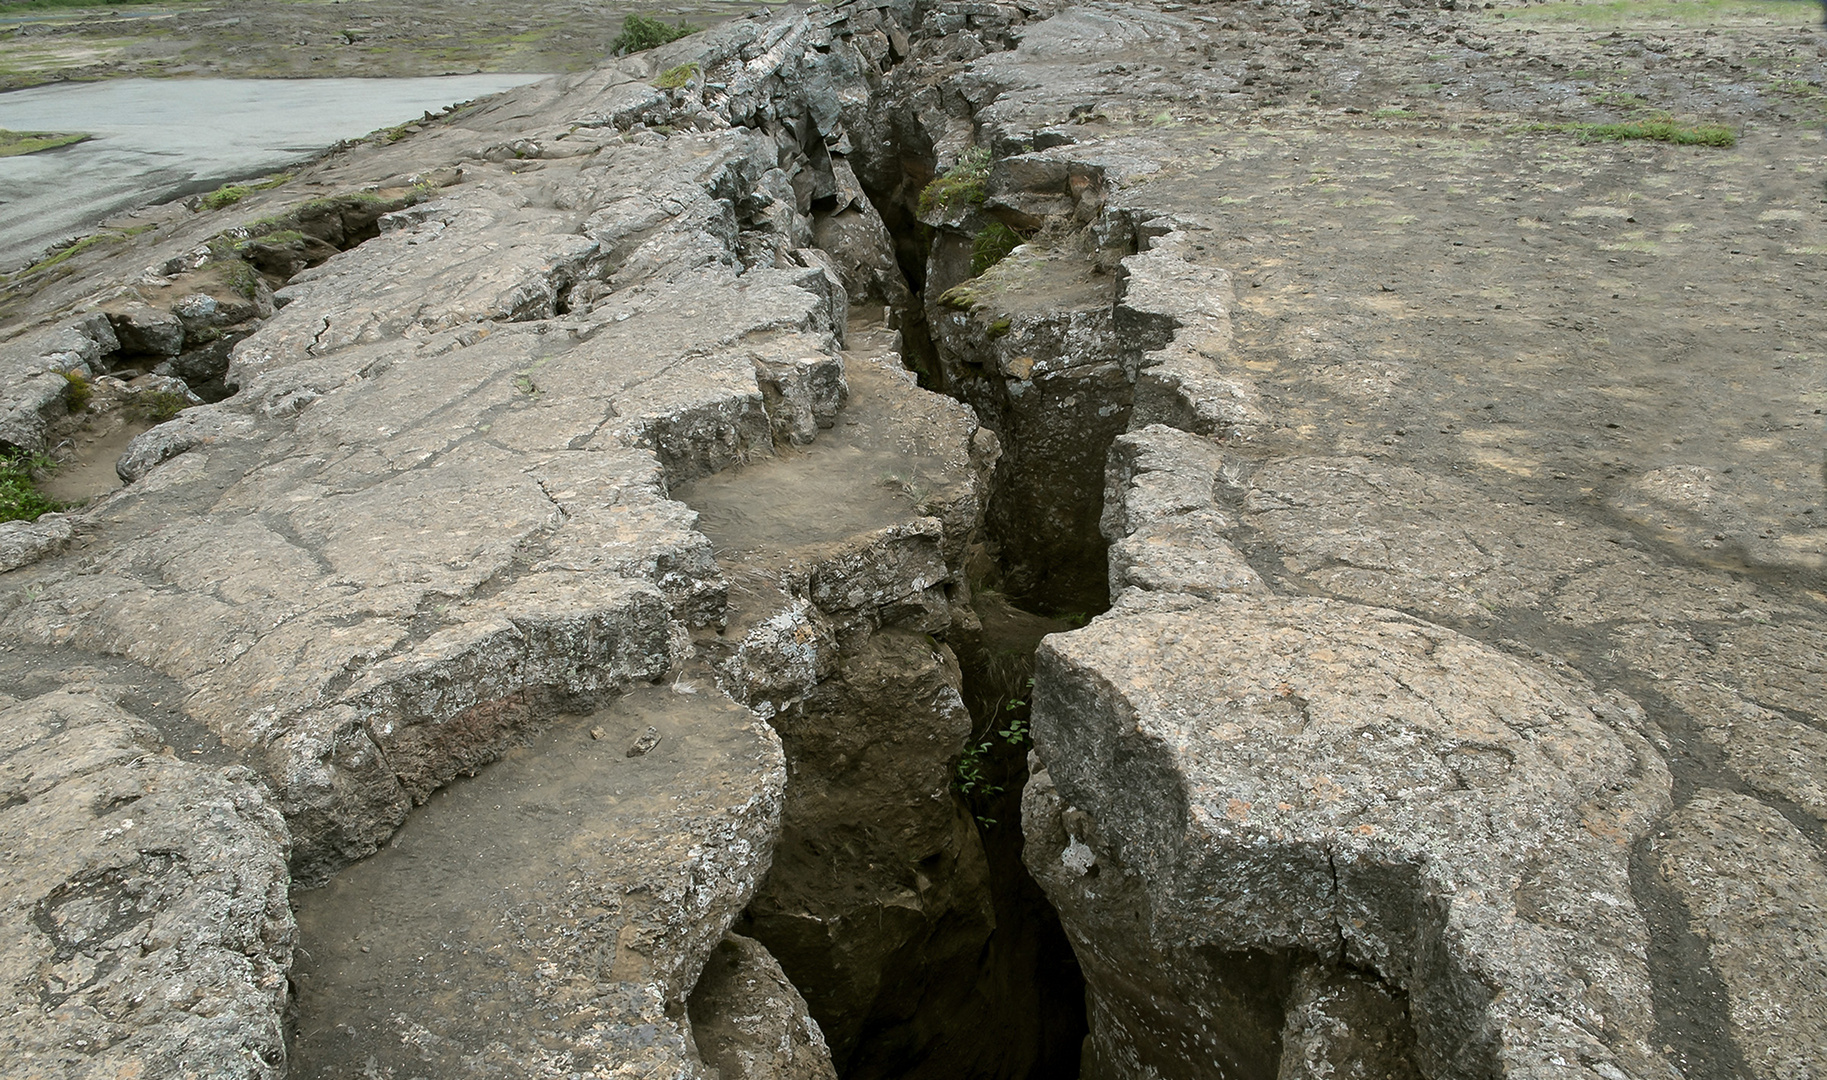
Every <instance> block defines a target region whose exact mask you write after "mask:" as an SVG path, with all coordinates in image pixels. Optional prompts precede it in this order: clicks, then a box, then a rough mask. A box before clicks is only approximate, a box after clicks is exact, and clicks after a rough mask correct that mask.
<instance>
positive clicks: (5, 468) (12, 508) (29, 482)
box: [0, 451, 62, 521]
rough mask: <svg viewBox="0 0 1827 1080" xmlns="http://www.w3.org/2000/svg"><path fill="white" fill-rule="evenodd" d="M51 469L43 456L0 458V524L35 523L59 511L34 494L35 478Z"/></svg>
mask: <svg viewBox="0 0 1827 1080" xmlns="http://www.w3.org/2000/svg"><path fill="white" fill-rule="evenodd" d="M51 467H52V461H51V459H50V458H47V457H45V456H44V455H43V454H22V453H18V452H16V451H15V452H13V453H10V454H3V455H0V521H36V520H38V516H39V515H40V514H48V513H50V512H51V511H53V510H60V509H62V507H61V506H60V505H59V504H58V503H56V502H53V501H52V500H51V499H50V498H48V497H47V496H46V495H45V494H44V492H42V491H39V490H38V481H37V480H36V479H35V474H36V473H37V472H38V471H39V470H41V469H49V468H51Z"/></svg>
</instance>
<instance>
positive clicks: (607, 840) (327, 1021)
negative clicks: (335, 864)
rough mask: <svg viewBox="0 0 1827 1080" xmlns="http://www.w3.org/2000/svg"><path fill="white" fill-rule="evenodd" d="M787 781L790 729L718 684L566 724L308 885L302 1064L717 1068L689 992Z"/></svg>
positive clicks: (809, 1055) (678, 1072) (746, 878)
mask: <svg viewBox="0 0 1827 1080" xmlns="http://www.w3.org/2000/svg"><path fill="white" fill-rule="evenodd" d="M785 783H786V771H785V761H784V758H783V756H782V754H781V750H780V741H779V739H778V738H776V737H775V735H774V733H773V732H772V731H770V730H769V729H768V727H767V726H766V725H765V724H762V723H761V722H760V721H759V720H758V719H757V718H756V717H755V716H754V714H753V713H751V712H749V711H748V710H747V709H744V708H742V707H741V706H739V705H736V704H734V703H733V702H731V701H729V700H728V699H726V698H724V697H722V696H721V695H718V694H716V693H715V692H713V691H711V690H710V689H709V688H708V687H704V688H702V689H700V688H696V687H693V686H690V685H689V684H678V685H674V686H666V687H643V688H641V689H638V690H635V691H633V692H631V693H629V694H627V695H625V696H623V697H621V698H619V699H617V700H616V701H615V702H614V703H613V704H611V705H609V706H608V707H606V708H604V709H602V710H599V711H598V712H596V713H594V714H592V715H590V716H581V717H572V718H569V719H568V720H566V721H564V722H561V723H558V724H555V725H553V726H551V727H550V728H548V729H547V730H545V731H544V732H542V733H541V734H540V735H539V736H538V737H537V738H536V739H534V740H533V741H532V742H531V744H530V745H527V746H522V747H517V748H516V749H515V750H513V751H512V752H510V753H509V754H508V755H507V756H506V757H505V758H504V759H503V760H501V761H499V762H497V763H496V764H494V765H492V766H490V767H489V768H488V769H487V770H485V771H484V772H483V773H482V774H481V775H480V776H478V777H476V778H475V779H473V780H469V781H465V782H463V783H461V784H457V785H454V786H452V787H451V788H449V789H448V790H446V791H443V792H441V793H439V794H438V795H437V796H435V797H434V798H433V799H432V800H431V801H430V802H429V803H427V804H426V805H425V806H424V807H423V808H421V809H420V810H419V811H417V812H416V813H414V815H413V816H412V817H411V818H409V819H408V821H407V823H406V825H405V827H404V828H403V829H402V830H401V831H400V833H399V834H398V835H397V836H396V837H394V839H393V840H392V841H391V842H390V843H389V844H388V846H387V848H386V850H385V851H383V852H382V853H380V854H378V855H376V856H375V857H373V858H371V859H368V860H365V861H363V862H362V863H360V864H358V865H357V866H354V867H352V868H350V869H349V870H347V871H345V872H344V873H342V874H340V875H338V876H337V878H336V879H335V880H334V881H333V882H331V883H330V884H329V885H328V886H327V887H325V888H324V889H322V890H319V891H317V892H315V893H313V894H311V895H310V896H309V897H307V898H305V899H304V900H303V901H302V903H301V905H300V934H301V943H302V945H303V946H304V948H305V950H306V953H307V956H306V957H305V958H303V959H301V961H300V963H299V965H298V969H297V972H296V974H295V976H294V978H295V981H296V982H297V983H298V986H299V992H298V993H299V1003H298V1008H299V1013H300V1015H301V1017H303V1018H304V1020H303V1022H302V1024H301V1029H300V1030H299V1032H298V1033H297V1034H296V1036H295V1037H294V1039H293V1049H294V1055H295V1062H294V1065H293V1071H292V1074H291V1075H293V1076H295V1077H325V1078H328V1077H340V1076H349V1075H353V1074H359V1073H360V1072H361V1071H362V1070H363V1069H365V1068H369V1067H370V1063H373V1065H374V1067H384V1068H388V1069H393V1070H395V1071H396V1072H397V1073H398V1074H400V1075H440V1074H442V1075H448V1074H450V1073H453V1072H461V1073H462V1074H464V1075H469V1076H482V1077H554V1078H557V1077H570V1076H575V1075H578V1073H579V1071H580V1070H581V1071H584V1072H586V1073H588V1072H591V1071H595V1072H597V1073H599V1074H607V1075H611V1076H676V1077H706V1076H711V1075H714V1074H713V1073H711V1072H709V1071H708V1070H707V1069H706V1068H705V1063H704V1062H703V1061H702V1059H701V1058H700V1056H699V1052H698V1050H697V1049H696V1048H695V1046H694V1042H693V1038H692V1031H691V1028H692V1025H691V1024H690V1023H689V1022H687V1020H686V1018H685V1015H684V1013H685V1002H686V998H687V996H688V995H689V994H690V993H691V991H692V987H693V985H694V983H696V982H697V980H698V975H699V972H700V970H701V969H702V968H703V967H704V965H705V962H706V959H707V958H709V957H711V956H712V955H713V951H714V950H715V949H717V948H718V942H719V940H720V939H722V938H723V934H724V931H725V930H726V929H728V927H729V926H730V924H731V923H732V922H733V921H734V920H735V918H736V916H737V914H738V913H739V912H740V911H741V909H742V907H743V905H744V904H745V903H747V901H748V899H749V897H750V896H751V895H752V894H753V892H754V889H755V887H756V885H757V884H758V883H759V882H760V880H761V878H762V876H763V875H764V874H765V873H766V872H767V868H768V863H769V856H770V853H771V851H772V849H773V846H774V842H775V839H776V837H777V835H778V831H779V828H780V800H781V794H782V788H783V787H784V785H785ZM751 944H752V943H751ZM762 955H763V956H764V957H765V953H764V954H762ZM760 963H761V961H760V960H759V959H754V960H752V962H751V964H750V965H749V966H750V967H751V968H752V967H753V966H754V965H755V964H760ZM727 974H730V976H731V977H737V976H734V975H733V973H727ZM739 989H740V988H735V989H732V990H731V991H729V993H732V994H733V993H736V992H737V991H738V990H739ZM788 992H790V988H788ZM779 994H780V991H778V990H776V995H779ZM762 1000H768V999H766V998H765V997H764V998H762ZM783 1007H788V1008H790V1002H789V1003H786V1004H785V1005H783ZM770 1021H771V1022H770V1024H769V1026H768V1028H767V1030H768V1031H769V1032H771V1033H772V1034H774V1035H775V1036H776V1037H779V1038H784V1039H791V1038H792V1037H793V1036H794V1035H795V1034H797V1035H798V1036H799V1038H800V1045H799V1046H798V1047H797V1048H796V1049H795V1050H794V1051H792V1052H789V1053H788V1055H787V1058H788V1060H789V1061H795V1062H798V1063H799V1064H800V1067H801V1068H802V1069H805V1068H816V1064H817V1063H818V1062H819V1061H820V1060H821V1057H822V1059H823V1061H824V1068H825V1069H826V1070H827V1073H828V1071H829V1068H830V1065H829V1058H828V1057H823V1055H822V1050H823V1047H822V1043H816V1042H814V1041H813V1040H812V1039H811V1037H810V1032H808V1031H807V1030H806V1029H803V1028H798V1027H796V1025H795V1024H794V1023H793V1020H792V1018H791V1017H770ZM751 1030H753V1028H751ZM811 1031H816V1028H813V1029H811ZM757 1037H759V1033H757ZM726 1075H728V1074H726ZM757 1075H770V1074H766V1073H762V1074H757ZM791 1075H817V1074H816V1073H815V1072H802V1073H794V1074H791Z"/></svg>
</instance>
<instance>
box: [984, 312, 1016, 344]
mask: <svg viewBox="0 0 1827 1080" xmlns="http://www.w3.org/2000/svg"><path fill="white" fill-rule="evenodd" d="M1009 327H1010V323H1009V317H1008V316H1007V315H1004V316H1003V317H1002V318H1000V319H997V320H996V321H995V322H993V323H991V324H990V328H989V329H988V330H985V331H984V332H983V336H984V337H987V338H989V339H990V340H991V341H995V340H996V339H997V338H999V337H1006V336H1007V335H1008V332H1009Z"/></svg>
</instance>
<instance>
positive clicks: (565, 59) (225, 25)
mask: <svg viewBox="0 0 1827 1080" xmlns="http://www.w3.org/2000/svg"><path fill="white" fill-rule="evenodd" d="M754 7H755V5H754V4H753V3H742V2H707V3H699V4H691V3H687V4H649V3H619V4H589V3H563V2H561V3H542V4H520V5H512V6H504V5H501V4H490V3H482V2H474V3H466V2H439V3H430V4H423V3H414V2H411V0H348V2H347V3H344V2H342V0H329V2H320V0H299V2H292V0H281V2H279V3H273V2H270V0H265V2H263V0H229V2H227V3H213V2H203V3H176V4H145V5H139V4H135V5H131V6H122V7H118V8H109V7H100V6H98V7H91V8H45V9H40V8H37V7H36V6H35V5H32V4H29V3H28V4H10V5H4V6H0V89H4V90H17V89H20V88H22V87H26V86H37V85H40V84H42V83H47V82H57V81H60V80H64V79H79V80H87V79H111V78H123V77H141V78H156V77H161V76H184V75H210V76H216V77H219V78H263V79H308V78H328V77H331V76H363V77H369V76H405V75H466V74H470V73H473V72H482V71H540V72H552V71H577V70H580V69H582V68H585V67H589V66H590V65H592V64H594V63H596V62H598V61H599V60H601V59H602V58H603V57H604V56H605V55H607V54H608V52H609V45H610V43H611V42H612V41H614V40H615V37H616V35H617V34H619V33H621V30H622V20H623V19H624V18H625V17H626V16H628V15H629V14H632V13H640V14H643V15H647V16H649V17H653V18H658V19H661V20H663V21H665V22H669V23H676V22H680V21H685V22H691V23H695V24H697V25H699V26H706V25H711V24H714V23H717V22H721V21H722V20H724V19H727V18H729V17H731V16H732V15H735V14H740V13H741V12H744V11H748V10H751V9H752V8H754Z"/></svg>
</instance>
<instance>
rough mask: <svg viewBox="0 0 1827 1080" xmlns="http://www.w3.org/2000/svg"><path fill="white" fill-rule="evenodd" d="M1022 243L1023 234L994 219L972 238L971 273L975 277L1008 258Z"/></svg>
mask: <svg viewBox="0 0 1827 1080" xmlns="http://www.w3.org/2000/svg"><path fill="white" fill-rule="evenodd" d="M1020 245H1021V234H1020V233H1018V232H1016V231H1015V230H1014V229H1011V228H1009V227H1008V226H1007V225H1004V224H1003V223H1002V222H1000V221H992V222H990V223H989V224H988V225H985V226H984V227H983V228H981V229H979V230H977V235H976V236H974V237H972V238H971V275H972V276H973V277H975V276H976V275H978V274H981V273H983V272H984V271H985V270H988V269H989V268H990V267H992V266H995V265H996V264H997V263H999V262H1001V261H1002V260H1004V259H1006V258H1008V256H1009V252H1011V251H1014V250H1015V249H1016V248H1017V247H1019V246H1020Z"/></svg>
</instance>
